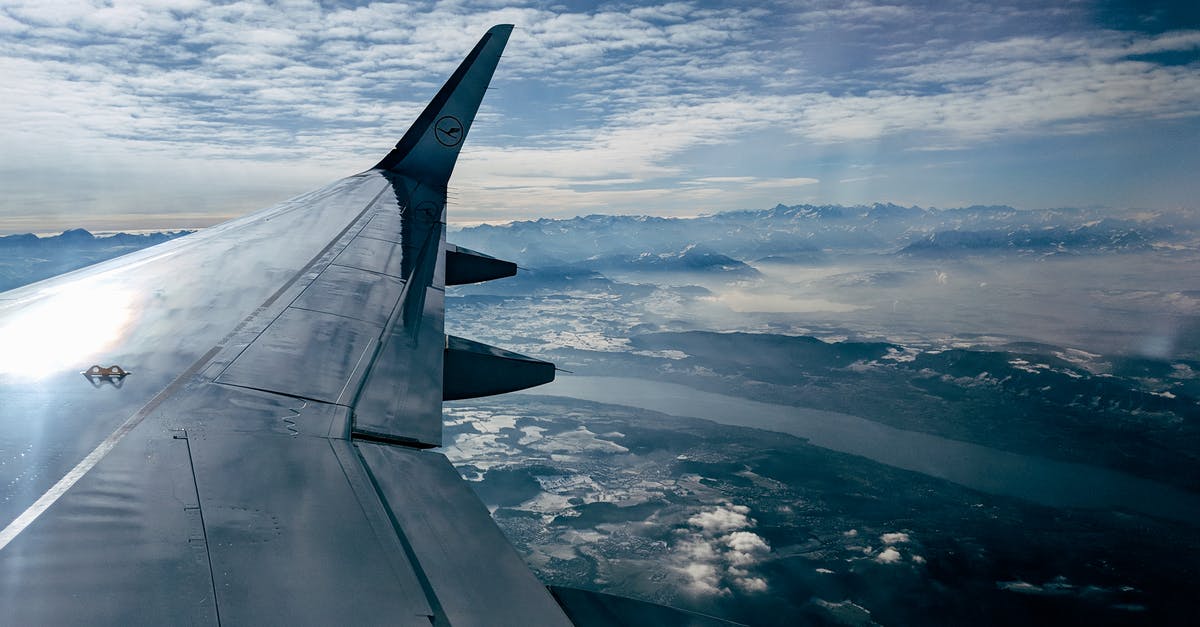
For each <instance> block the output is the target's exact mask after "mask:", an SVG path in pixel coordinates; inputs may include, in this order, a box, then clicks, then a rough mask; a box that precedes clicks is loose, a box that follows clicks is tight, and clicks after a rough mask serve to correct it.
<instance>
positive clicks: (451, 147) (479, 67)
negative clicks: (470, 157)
mask: <svg viewBox="0 0 1200 627" xmlns="http://www.w3.org/2000/svg"><path fill="white" fill-rule="evenodd" d="M512 29H513V27H512V24H500V25H497V26H493V27H492V28H491V29H489V30H488V32H487V33H486V34H485V35H484V36H483V38H482V39H480V40H479V43H477V44H475V47H474V48H473V49H472V50H471V53H470V54H468V55H467V58H466V59H463V62H462V64H460V65H459V66H458V69H457V70H454V73H453V74H451V75H450V80H447V81H446V84H445V85H442V89H441V90H439V91H438V93H437V95H436V96H434V97H433V100H432V101H430V103H429V105H427V106H426V107H425V110H424V111H422V112H421V115H420V116H419V117H417V121H416V122H413V125H412V126H411V127H409V129H408V132H407V133H405V134H404V137H402V138H401V139H400V142H399V143H397V144H396V147H395V148H394V149H392V151H391V152H389V153H388V155H387V156H386V157H384V158H383V161H380V162H379V163H378V164H377V165H376V166H375V169H377V170H391V171H393V172H401V173H404V174H407V175H409V176H412V177H413V178H416V179H418V180H421V181H424V182H426V183H429V184H433V185H445V184H446V182H447V181H449V180H450V173H451V172H453V171H454V163H455V161H456V160H457V159H458V151H459V150H460V149H461V148H462V143H463V140H464V139H466V137H467V131H469V130H470V129H471V122H473V121H474V120H475V112H476V111H478V110H479V103H480V102H481V101H482V100H483V94H484V92H486V91H487V86H488V83H490V82H491V80H492V74H493V73H494V72H495V71H496V64H497V63H498V62H499V61H500V53H502V52H503V51H504V46H505V44H507V43H508V36H509V35H510V34H511V33H512Z"/></svg>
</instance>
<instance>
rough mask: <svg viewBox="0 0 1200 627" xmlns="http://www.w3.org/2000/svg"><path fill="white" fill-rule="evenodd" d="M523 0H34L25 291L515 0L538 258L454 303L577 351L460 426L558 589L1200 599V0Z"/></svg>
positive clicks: (3, 152) (902, 611) (1036, 613)
mask: <svg viewBox="0 0 1200 627" xmlns="http://www.w3.org/2000/svg"><path fill="white" fill-rule="evenodd" d="M497 4H498V3H493V2H487V1H481V2H471V1H464V2H433V3H413V4H399V3H372V4H364V5H348V4H340V3H315V2H303V1H287V2H275V3H256V2H232V3H209V2H204V1H202V0H165V1H162V2H154V3H144V4H127V3H122V2H111V3H105V4H104V5H103V6H99V5H98V6H90V5H87V4H77V3H63V4H61V5H57V4H55V5H51V4H46V3H41V2H38V3H33V2H4V1H0V67H3V72H4V75H5V76H6V77H7V80H6V81H4V82H3V84H0V189H3V190H4V194H2V195H0V299H2V298H3V294H2V292H4V290H7V289H11V288H13V287H16V286H19V285H23V284H26V283H30V282H33V281H37V280H40V279H43V278H48V277H50V276H54V275H56V274H59V273H62V272H68V271H71V270H73V269H76V268H80V267H83V266H86V265H88V264H92V263H96V262H100V261H102V260H104V259H108V258H111V257H114V256H117V255H120V254H123V253H125V252H129V251H132V250H137V249H141V248H144V247H147V246H152V245H154V244H157V243H160V242H163V241H166V240H168V239H173V238H175V237H180V236H184V235H186V234H187V232H188V230H190V229H194V228H198V227H204V226H207V225H209V224H213V223H216V222H218V221H221V220H223V219H225V218H227V217H230V216H235V215H240V214H243V213H246V212H248V211H250V210H254V209H258V208H260V207H262V206H266V205H270V204H274V203H276V202H279V201H281V200H283V199H284V198H286V197H288V196H289V195H292V194H295V193H300V192H303V191H307V190H310V189H312V188H315V187H317V186H319V185H321V184H323V183H326V182H328V181H330V180H333V179H335V178H337V177H339V176H343V175H347V174H352V173H354V172H358V171H361V170H363V169H364V168H366V167H369V166H370V165H371V164H373V163H375V162H376V161H377V160H378V158H379V157H380V156H381V155H382V154H384V153H385V152H386V150H387V149H388V148H389V147H390V146H391V145H392V144H393V143H394V142H395V140H396V139H397V138H398V137H399V136H400V135H401V134H402V133H403V131H404V129H405V128H407V125H408V124H409V123H410V122H411V120H412V119H413V118H414V117H416V115H417V113H418V111H419V108H420V107H421V106H423V104H424V102H425V101H426V100H427V99H428V97H429V96H430V95H431V94H432V93H433V92H434V91H435V90H436V88H437V86H438V84H440V82H441V81H442V80H444V78H445V76H446V75H447V74H448V73H449V72H450V70H451V69H452V67H453V66H454V64H455V63H457V62H458V61H459V60H460V59H461V57H462V54H463V52H464V51H465V50H467V49H469V47H470V45H471V44H472V43H473V41H474V40H475V39H476V38H477V37H478V36H479V33H481V32H482V31H483V30H484V29H485V28H486V27H488V26H490V25H491V24H493V23H498V22H514V23H516V24H517V25H518V29H517V31H516V32H515V33H514V35H513V38H512V43H511V45H510V47H509V49H508V52H507V53H506V55H505V58H504V59H503V60H502V62H501V64H500V69H499V70H498V72H497V75H496V80H495V81H494V82H493V89H492V91H491V92H490V93H489V95H488V97H487V99H485V102H484V108H483V110H482V111H481V114H480V117H479V118H478V119H477V120H476V123H475V125H474V126H473V127H472V131H473V132H472V133H471V137H470V140H469V141H468V142H467V143H466V146H467V147H466V149H465V150H464V152H463V153H462V158H461V160H460V162H459V167H458V169H457V171H456V173H455V176H454V178H453V179H452V181H451V185H452V189H451V192H452V195H451V204H450V207H449V208H448V214H449V220H450V222H451V225H450V230H449V233H448V235H447V237H448V239H449V241H451V242H453V243H456V244H459V245H461V246H465V247H468V248H470V249H474V250H478V251H481V252H484V253H487V254H490V255H494V256H497V257H500V258H504V259H508V260H512V261H515V262H517V263H518V264H519V265H520V266H521V268H522V270H521V271H520V272H519V273H518V275H517V276H516V277H514V278H510V279H506V280H502V281H494V282H490V283H486V284H480V285H470V286H461V287H454V288H450V289H448V290H447V299H446V325H447V332H448V333H453V334H455V335H461V336H464V337H469V338H472V339H477V340H480V341H484V342H488V343H490V344H495V345H497V346H501V347H504V348H506V349H511V350H515V351H518V352H521V353H524V354H527V355H530V356H534V357H538V358H543V359H548V360H551V361H554V362H555V363H556V364H557V365H558V366H559V367H561V368H563V369H565V370H567V371H570V372H569V373H560V374H559V380H558V381H556V382H555V383H553V384H550V385H548V386H545V387H542V388H535V389H531V390H528V391H527V392H524V393H522V394H519V395H510V396H501V397H495V398H486V399H476V400H469V401H457V402H452V403H447V404H446V408H445V418H446V427H445V441H446V447H445V452H446V454H447V456H448V457H450V458H451V460H452V461H453V462H454V464H455V465H456V467H457V468H458V470H459V472H460V473H461V474H462V475H463V477H464V478H466V479H468V480H469V481H471V485H472V487H473V488H474V489H475V491H476V493H477V494H478V495H479V496H480V498H481V499H482V500H483V501H484V502H485V504H487V506H488V508H489V509H490V510H491V512H492V514H493V517H494V518H495V520H496V521H497V522H498V523H499V525H500V526H501V528H502V529H503V530H504V532H505V534H506V535H507V537H508V538H509V539H510V541H512V542H513V544H514V545H515V546H516V547H517V549H518V551H519V552H520V553H521V555H522V556H523V557H524V558H525V559H526V561H527V562H528V563H529V564H530V565H531V567H532V568H533V569H534V571H535V573H537V574H538V576H539V577H540V578H541V579H542V580H543V581H544V582H546V583H549V584H553V585H565V586H573V587H580V588H586V589H592V590H599V591H603V592H610V593H614V594H620V595H626V596H630V597H634V598H638V599H644V600H650V601H655V602H660V603H667V604H671V605H675V606H678V607H682V608H686V609H691V610H695V611H701V612H706V613H710V614H713V615H716V616H720V617H723V618H728V619H731V620H736V621H741V622H746V623H749V624H778V625H794V624H816V625H872V624H878V625H960V624H964V623H970V624H997V625H1002V624H1064V623H1065V624H1097V625H1108V624H1111V625H1124V624H1145V625H1164V624H1180V625H1185V624H1195V623H1196V622H1197V621H1200V613H1198V612H1200V610H1197V608H1196V606H1195V604H1194V599H1192V596H1193V595H1192V588H1193V587H1194V586H1193V585H1192V582H1194V581H1196V580H1197V579H1198V578H1200V542H1197V540H1196V531H1197V528H1196V527H1197V524H1198V523H1197V521H1200V471H1198V470H1197V469H1198V468H1200V278H1198V277H1200V274H1197V273H1196V271H1195V269H1196V268H1197V267H1200V212H1198V211H1197V207H1196V204H1195V198H1196V197H1197V194H1200V183H1198V182H1197V179H1196V177H1195V175H1194V173H1195V172H1196V171H1200V150H1197V148H1196V146H1195V138H1196V137H1198V136H1200V133H1198V132H1197V131H1200V112H1198V111H1197V109H1196V107H1195V103H1196V102H1200V71H1198V70H1200V30H1198V28H1200V13H1198V11H1197V9H1195V8H1193V7H1191V6H1190V5H1188V4H1186V3H1172V2H1148V3H1147V2H1141V3H1132V2H1130V3H1125V2H1078V3H1063V4H1061V5H1046V4H1045V3H1037V2H1000V3H989V4H984V5H981V4H977V3H972V2H948V3H941V2H939V3H921V2H912V3H896V4H890V3H883V2H867V1H863V2H850V3H834V2H766V3H759V4H756V6H755V7H753V8H749V7H745V8H742V7H729V6H724V5H722V4H719V3H706V2H671V3H665V4H650V3H643V2H623V3H603V4H591V3H583V2H561V3H540V2H531V3H521V2H515V3H505V6H503V7H500V6H497ZM84 229H87V230H84ZM33 234H37V235H33ZM0 351H2V347H0Z"/></svg>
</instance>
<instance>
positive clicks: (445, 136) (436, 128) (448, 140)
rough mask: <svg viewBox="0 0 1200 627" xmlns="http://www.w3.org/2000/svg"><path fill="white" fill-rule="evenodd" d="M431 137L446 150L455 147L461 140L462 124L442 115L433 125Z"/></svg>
mask: <svg viewBox="0 0 1200 627" xmlns="http://www.w3.org/2000/svg"><path fill="white" fill-rule="evenodd" d="M433 136H434V138H436V139H437V140H438V143H439V144H441V145H443V146H445V147H447V148H452V147H454V146H457V145H458V144H459V142H461V141H462V140H463V125H462V122H459V121H458V118H456V117H454V116H452V115H444V116H442V117H441V118H439V119H438V121H437V124H434V125H433Z"/></svg>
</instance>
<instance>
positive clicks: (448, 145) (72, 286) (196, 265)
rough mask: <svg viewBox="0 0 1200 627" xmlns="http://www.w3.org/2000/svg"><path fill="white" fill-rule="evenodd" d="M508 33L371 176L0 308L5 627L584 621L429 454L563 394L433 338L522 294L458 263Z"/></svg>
mask: <svg viewBox="0 0 1200 627" xmlns="http://www.w3.org/2000/svg"><path fill="white" fill-rule="evenodd" d="M511 29H512V27H511V26H497V27H494V28H492V29H491V30H490V31H488V33H487V34H486V35H484V37H483V38H482V39H481V40H480V42H479V43H478V44H477V45H476V46H475V47H474V49H473V50H472V51H471V52H470V54H469V55H468V56H467V58H466V60H465V61H463V63H462V65H461V66H459V68H458V69H457V70H456V71H455V72H454V74H453V75H452V76H451V77H450V79H449V81H448V82H447V83H446V85H445V86H444V87H443V88H442V89H441V90H440V91H439V92H438V94H437V95H436V97H435V98H434V99H433V101H432V102H431V103H430V104H429V106H428V107H427V108H426V109H425V110H424V112H423V113H422V114H421V115H420V117H418V118H417V120H416V122H415V123H414V124H413V126H412V128H411V129H410V130H409V131H408V133H407V134H406V135H405V136H404V137H403V139H401V140H400V142H399V144H397V146H396V149H395V150H393V151H392V152H391V153H390V154H388V155H387V157H385V158H384V159H383V160H382V161H381V162H380V163H379V164H378V165H377V166H376V167H374V168H372V169H371V170H368V171H366V172H363V173H361V174H358V175H355V176H351V177H349V178H346V179H343V180H341V181H337V182H335V183H333V184H331V185H329V186H327V187H324V188H322V189H319V190H317V191H315V192H312V193H309V194H306V195H303V196H300V197H297V198H295V199H292V200H290V201H288V202H285V203H283V204H281V205H278V206H276V207H272V208H269V209H266V210H263V211H260V212H257V213H254V214H251V215H249V216H246V217H244V218H241V219H237V220H233V221H231V222H227V223H225V224H222V225H219V226H216V227H213V228H210V229H206V230H204V231H201V232H198V233H196V234H193V235H190V236H188V237H184V238H180V239H177V240H174V241H171V242H168V243H165V244H162V245H159V246H155V247H153V248H149V249H146V250H143V251H140V252H137V253H133V254H131V255H128V256H125V257H121V258H118V259H114V260H111V261H109V262H105V263H101V264H98V265H95V266H92V267H89V268H85V269H83V270H79V271H76V272H73V273H70V274H67V275H64V276H61V277H58V278H55V279H51V280H48V281H43V282H40V283H36V284H33V285H29V286H26V287H23V288H19V289H16V290H12V291H9V292H6V293H3V294H0V497H2V498H0V527H2V531H0V624H5V625H29V624H79V623H86V624H178V623H188V624H220V623H224V624H295V623H304V624H374V623H386V624H396V625H430V624H438V625H445V624H452V625H542V624H568V621H567V619H566V616H565V615H564V613H563V611H562V610H561V609H560V607H559V605H558V604H557V603H556V602H555V601H554V599H553V598H552V597H551V595H550V594H549V593H548V592H547V590H546V588H544V587H543V586H542V585H541V584H540V583H539V582H538V581H537V580H536V578H535V577H534V576H533V575H532V573H531V572H530V571H529V570H528V568H527V567H526V566H525V565H524V563H523V562H522V561H521V559H520V558H519V556H518V555H517V554H516V552H515V551H514V550H513V549H512V547H511V546H510V545H509V544H508V542H507V541H506V540H505V539H504V537H503V536H502V535H501V533H500V531H499V529H498V528H497V527H496V526H495V524H494V523H493V522H492V521H491V518H490V517H489V515H488V512H487V510H486V509H485V508H484V506H483V505H482V503H480V501H479V500H478V499H477V498H476V497H475V496H474V494H473V493H472V492H471V490H470V489H469V487H468V486H467V485H466V483H465V482H464V481H462V479H461V478H460V477H459V475H458V473H457V472H456V471H455V470H454V468H453V467H452V466H451V465H450V463H449V462H448V461H447V460H446V458H445V457H443V456H442V455H440V454H438V453H436V452H433V451H428V450H423V449H427V448H431V447H436V446H438V445H440V444H441V433H442V418H441V404H442V399H443V396H447V397H454V398H465V397H470V396H473V395H482V394H489V393H497V392H501V391H505V390H512V389H519V388H521V387H528V386H530V385H535V384H538V383H543V382H546V381H549V380H551V379H553V376H554V368H553V365H551V364H549V363H546V362H541V361H537V360H533V359H529V358H525V357H522V356H520V355H515V354H512V353H507V352H505V351H502V350H499V349H495V348H492V347H488V346H485V345H482V344H479V343H477V342H472V341H470V340H464V339H461V338H452V337H451V338H448V337H447V336H446V335H445V332H444V329H443V302H444V289H445V286H446V285H447V284H448V283H449V284H454V283H462V282H472V281H479V280H487V279H491V278H498V277H501V276H507V275H511V274H512V273H514V272H515V271H516V268H515V266H513V265H512V264H511V263H508V262H504V261H500V260H497V259H493V258H491V257H487V256H486V255H482V254H479V253H474V252H473V251H468V250H466V249H460V248H458V247H455V246H453V245H448V244H447V243H446V241H445V206H446V183H447V181H448V179H449V177H450V173H451V171H452V169H453V167H454V163H455V160H456V158H457V155H458V152H459V149H460V148H461V146H462V142H463V140H464V139H465V137H466V135H467V132H468V131H469V130H470V126H471V123H472V121H473V120H474V118H475V113H476V111H477V109H478V107H479V104H480V102H481V100H482V98H483V95H484V92H485V90H486V89H487V85H488V83H489V82H490V80H491V77H492V74H493V72H494V70H495V68H496V65H497V62H498V61H499V59H500V55H501V52H502V50H503V48H504V46H505V44H506V42H507V40H508V36H509V34H510V32H511ZM93 366H96V368H93ZM112 366H116V367H117V368H111V367H112ZM110 368H111V369H110ZM85 372H86V373H87V374H86V375H85V374H84V373H85Z"/></svg>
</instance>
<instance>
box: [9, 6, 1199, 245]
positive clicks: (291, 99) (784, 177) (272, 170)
mask: <svg viewBox="0 0 1200 627" xmlns="http://www.w3.org/2000/svg"><path fill="white" fill-rule="evenodd" d="M497 23H513V24H516V26H517V29H516V31H515V32H514V33H513V36H512V39H511V40H510V43H509V46H508V49H507V51H506V53H505V57H504V58H503V59H502V60H501V63H500V67H499V69H498V71H497V73H496V76H495V78H494V79H493V82H492V90H491V91H490V92H489V94H488V96H487V98H486V99H485V101H484V104H483V108H482V109H481V112H480V115H479V118H478V119H477V120H476V123H475V125H474V126H473V127H472V129H471V135H470V137H469V139H468V140H467V143H466V145H465V148H464V151H463V154H462V156H461V157H460V160H459V165H458V168H457V170H456V172H455V175H454V178H453V179H452V180H451V206H450V213H449V219H450V220H451V221H452V222H456V223H462V224H471V223H478V222H505V221H509V220H518V219H530V218H538V217H571V216H575V215H586V214H591V213H632V214H651V215H668V216H691V215H699V214H706V213H713V212H717V211H723V210H731V209H755V208H769V207H772V206H774V205H775V204H777V203H784V204H799V203H814V204H825V203H836V204H859V203H873V202H895V203H899V204H905V205H914V204H915V205H920V206H923V207H955V206H965V205H972V204H1007V205H1012V206H1014V207H1018V208H1027V209H1038V208H1050V207H1063V206H1088V207H1093V206H1100V207H1111V208H1113V209H1114V210H1116V211H1135V210H1145V209H1149V210H1173V209H1188V210H1192V209H1196V208H1197V202H1196V198H1197V197H1200V177H1198V176H1197V174H1196V173H1197V172H1200V148H1198V147H1197V146H1198V145H1200V142H1198V141H1197V140H1200V106H1198V105H1200V5H1197V4H1196V3H1195V2H1154V1H1150V2H1086V1H1080V2H1061V3H1046V2H1040V1H1036V2H1025V1H1014V0H996V1H991V2H989V1H960V0H938V1H930V2H911V3H901V2H876V1H872V0H862V1H850V2H827V1H824V0H819V1H811V2H810V1H804V0H787V1H780V2H773V1H770V0H768V1H766V2H756V3H715V2H704V1H695V2H687V1H685V2H666V3H661V2H659V3H656V2H642V1H637V2H613V3H589V2H578V1H572V0H567V1H561V0H560V1H557V2H539V1H529V2H521V1H516V2H498V1H494V0H479V1H472V0H459V1H449V2H415V3H388V2H375V3H341V2H312V1H308V0H285V1H280V2H259V1H241V2H208V1H206V0H155V1H149V2H125V1H122V0H112V1H103V2H59V1H55V0H0V78H2V80H0V190H2V191H0V234H4V233H13V232H27V231H33V232H52V231H55V230H61V229H63V228H68V227H79V226H82V227H85V228H91V229H93V230H107V229H125V230H132V229H156V228H178V227H191V226H205V225H208V224H213V223H216V222H218V221H221V220H224V219H227V218H230V217H234V216H237V215H241V214H244V213H247V212H249V211H252V210H255V209H258V208H261V207H265V206H269V205H272V204H275V203H277V202H281V201H283V200H286V199H287V198H289V197H291V196H294V195H297V194H300V193H303V192H306V191H309V190H311V189H314V188H317V187H319V186H321V185H324V184H326V183H329V182H331V181H334V180H336V179H338V178H341V177H343V176H347V175H351V174H354V173H357V172H360V171H363V170H365V169H367V168H369V167H370V166H372V165H374V163H376V162H377V161H378V160H379V158H380V157H381V156H382V155H384V154H386V152H387V151H388V150H389V149H390V148H391V147H392V146H393V145H394V144H395V142H396V140H397V139H399V137H400V136H401V135H403V133H404V131H405V130H406V129H407V127H408V125H409V124H410V123H411V121H412V120H413V119H414V118H415V117H416V116H417V114H418V113H419V112H420V110H421V108H423V106H424V104H425V103H426V102H427V101H428V100H429V98H431V97H432V95H433V94H434V93H435V92H436V91H437V88H438V87H439V86H440V84H441V83H442V82H443V81H444V80H445V79H446V77H447V76H448V75H449V74H450V72H451V71H452V70H453V68H454V67H455V66H456V65H457V64H458V62H459V61H460V60H461V59H462V57H463V56H464V55H465V54H466V52H467V51H469V50H470V48H471V46H472V45H473V44H474V42H475V41H476V40H477V39H478V38H479V37H480V36H481V35H482V34H483V32H484V31H485V30H486V29H487V28H488V27H489V26H491V25H493V24H497Z"/></svg>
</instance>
